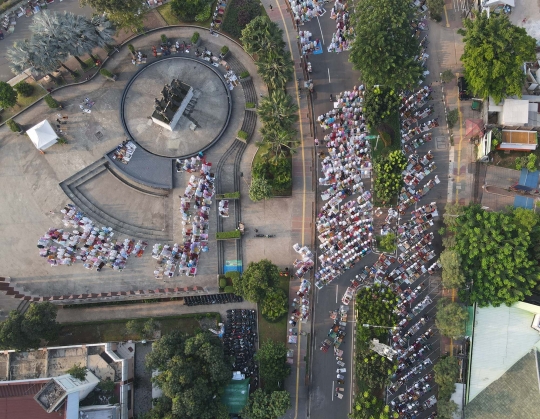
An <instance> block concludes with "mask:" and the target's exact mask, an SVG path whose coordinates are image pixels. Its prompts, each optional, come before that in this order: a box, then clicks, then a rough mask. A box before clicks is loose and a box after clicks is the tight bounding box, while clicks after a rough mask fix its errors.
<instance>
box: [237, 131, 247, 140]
mask: <svg viewBox="0 0 540 419" xmlns="http://www.w3.org/2000/svg"><path fill="white" fill-rule="evenodd" d="M237 137H238V138H240V139H241V140H247V138H248V133H247V132H245V131H242V130H240V131H238V135H237Z"/></svg>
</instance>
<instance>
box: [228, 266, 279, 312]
mask: <svg viewBox="0 0 540 419" xmlns="http://www.w3.org/2000/svg"><path fill="white" fill-rule="evenodd" d="M278 284H279V270H278V267H277V266H276V265H274V264H273V263H272V262H270V261H269V260H268V259H262V260H260V261H259V262H250V263H249V265H248V267H247V269H246V270H245V271H244V273H243V274H242V276H240V277H238V278H236V279H233V286H234V289H235V294H236V295H241V296H242V297H244V298H245V299H246V300H248V301H252V302H254V303H258V302H261V301H263V300H264V298H265V297H266V294H267V293H268V291H270V290H271V289H274V288H275V287H277V285H278Z"/></svg>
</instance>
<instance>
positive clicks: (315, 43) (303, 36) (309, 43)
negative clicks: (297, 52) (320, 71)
mask: <svg viewBox="0 0 540 419" xmlns="http://www.w3.org/2000/svg"><path fill="white" fill-rule="evenodd" d="M312 37H313V34H312V33H311V32H310V31H299V32H298V41H299V42H300V48H301V52H302V55H307V54H312V53H314V52H315V50H317V49H319V48H321V41H319V40H318V39H315V40H313V39H312Z"/></svg>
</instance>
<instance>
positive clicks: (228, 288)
mask: <svg viewBox="0 0 540 419" xmlns="http://www.w3.org/2000/svg"><path fill="white" fill-rule="evenodd" d="M223 292H225V293H227V294H234V287H233V286H232V285H227V286H226V287H225V288H224V289H223Z"/></svg>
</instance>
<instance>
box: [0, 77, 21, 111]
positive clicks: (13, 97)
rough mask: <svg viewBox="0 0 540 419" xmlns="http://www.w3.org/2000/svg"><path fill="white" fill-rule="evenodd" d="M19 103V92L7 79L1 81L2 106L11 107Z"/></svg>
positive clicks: (0, 99)
mask: <svg viewBox="0 0 540 419" xmlns="http://www.w3.org/2000/svg"><path fill="white" fill-rule="evenodd" d="M16 103H17V92H16V91H15V89H14V88H13V87H11V86H10V85H9V84H8V83H6V82H5V81H0V107H2V108H11V107H12V106H15V104H16Z"/></svg>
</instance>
